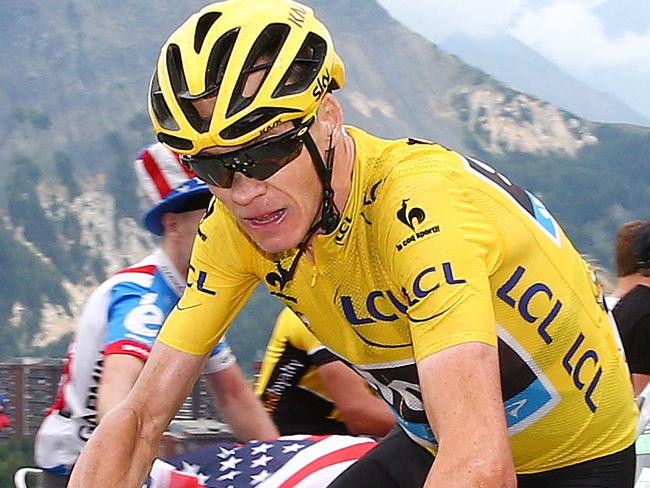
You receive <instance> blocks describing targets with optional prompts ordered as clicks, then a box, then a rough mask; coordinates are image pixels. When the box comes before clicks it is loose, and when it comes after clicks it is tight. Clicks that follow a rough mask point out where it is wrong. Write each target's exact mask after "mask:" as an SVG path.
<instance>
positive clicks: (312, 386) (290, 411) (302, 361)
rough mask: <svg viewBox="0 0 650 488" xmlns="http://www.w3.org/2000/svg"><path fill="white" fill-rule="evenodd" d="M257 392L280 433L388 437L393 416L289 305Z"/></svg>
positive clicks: (271, 342) (280, 318) (273, 338)
mask: <svg viewBox="0 0 650 488" xmlns="http://www.w3.org/2000/svg"><path fill="white" fill-rule="evenodd" d="M255 391H256V393H257V394H258V395H259V396H260V398H261V399H262V403H263V404H264V408H266V410H267V411H268V412H269V414H270V415H271V417H272V419H273V422H274V423H275V425H277V427H278V430H279V431H280V433H281V434H282V435H290V434H306V433H309V434H353V435H372V436H377V437H383V436H385V435H386V434H387V433H388V432H389V431H390V430H391V428H392V427H393V426H394V425H395V416H394V415H393V414H392V413H391V411H390V409H389V408H388V407H387V406H386V404H385V403H384V402H382V401H381V400H380V399H379V398H377V397H376V396H375V395H373V394H372V392H371V390H370V389H369V388H368V385H367V384H366V382H365V381H364V380H363V379H361V378H360V377H359V376H358V375H357V374H355V373H354V371H353V370H352V369H350V368H349V367H348V366H347V365H345V364H344V363H343V362H342V361H340V360H339V358H338V357H337V356H335V355H334V354H333V353H332V352H331V351H329V350H328V349H327V348H326V347H325V346H323V345H322V344H321V343H320V342H318V339H316V338H315V337H314V335H313V334H312V333H311V332H309V331H308V330H307V328H306V327H305V325H304V323H303V322H302V321H301V320H300V319H299V318H298V317H297V316H296V314H294V313H293V312H292V311H291V310H290V309H288V308H285V309H284V310H282V312H280V314H279V315H278V319H277V322H276V324H275V327H274V328H273V334H272V335H271V339H270V340H269V344H268V346H267V347H266V353H265V354H264V359H263V361H262V367H261V369H260V377H259V380H258V384H257V387H256V390H255Z"/></svg>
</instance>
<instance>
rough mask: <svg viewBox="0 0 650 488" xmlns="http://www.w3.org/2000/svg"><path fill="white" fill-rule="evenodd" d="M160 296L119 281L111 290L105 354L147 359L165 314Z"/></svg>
mask: <svg viewBox="0 0 650 488" xmlns="http://www.w3.org/2000/svg"><path fill="white" fill-rule="evenodd" d="M157 297H158V295H157V294H156V293H154V292H152V291H151V289H149V288H148V287H147V286H146V285H144V284H140V283H136V282H130V281H126V282H121V283H117V284H116V285H115V286H114V287H113V288H112V290H111V296H110V303H109V306H108V322H107V329H106V336H105V340H104V355H105V356H108V355H111V354H126V355H130V356H135V357H137V358H139V359H142V360H143V361H146V359H147V357H148V356H149V352H150V351H151V347H152V346H153V343H154V341H155V340H156V336H157V335H158V333H159V332H160V328H161V327H162V324H163V321H164V320H165V314H164V312H163V310H162V309H161V308H160V306H159V305H158V303H156V300H157Z"/></svg>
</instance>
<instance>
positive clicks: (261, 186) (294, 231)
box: [204, 122, 322, 253]
mask: <svg viewBox="0 0 650 488" xmlns="http://www.w3.org/2000/svg"><path fill="white" fill-rule="evenodd" d="M315 125H318V122H316V123H315ZM292 128H293V125H292V124H291V123H286V124H282V125H280V126H278V127H276V128H274V129H273V131H272V132H271V133H270V134H269V136H273V135H278V134H282V133H284V132H286V131H288V130H291V129H292ZM312 130H314V131H315V132H318V129H317V128H316V127H314V128H313V129H312ZM227 150H228V151H232V150H233V148H227ZM204 152H205V153H207V154H218V153H219V152H223V150H222V149H221V148H212V149H209V150H206V151H204ZM208 186H209V187H210V191H211V192H212V193H213V194H214V195H215V196H216V197H217V198H218V199H219V200H220V201H221V202H222V203H223V204H224V205H225V206H226V207H227V208H228V209H229V210H230V211H231V212H232V213H233V215H234V216H235V217H236V218H237V221H238V222H239V225H240V227H241V228H242V229H243V230H244V231H245V232H246V233H247V234H248V235H249V236H250V237H251V239H253V241H255V243H256V244H257V245H258V246H259V247H260V248H261V249H263V250H264V251H266V252H270V253H277V252H282V251H286V250H288V249H292V248H294V247H296V246H297V245H298V244H299V243H300V242H301V241H302V240H303V238H304V236H305V235H306V234H307V232H308V231H309V228H310V227H311V226H312V224H313V223H314V222H315V220H316V218H317V215H318V211H319V209H320V196H321V192H322V187H321V183H320V180H319V178H318V174H317V173H316V169H315V168H314V165H313V163H312V160H311V156H310V155H309V152H308V151H307V149H306V148H305V147H303V148H302V151H301V152H300V154H299V155H298V157H297V158H296V159H294V160H293V161H291V162H290V163H289V164H287V165H286V166H284V167H282V168H281V169H280V170H279V171H277V172H276V173H275V174H273V175H272V176H270V177H269V178H267V179H265V180H263V181H260V180H257V179H254V178H249V177H247V176H245V175H243V174H242V173H239V172H235V174H234V179H233V181H232V186H231V187H230V188H219V187H217V186H213V185H208Z"/></svg>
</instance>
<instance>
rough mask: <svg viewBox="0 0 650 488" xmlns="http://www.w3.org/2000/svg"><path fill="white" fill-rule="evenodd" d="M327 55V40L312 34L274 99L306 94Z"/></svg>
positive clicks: (274, 94)
mask: <svg viewBox="0 0 650 488" xmlns="http://www.w3.org/2000/svg"><path fill="white" fill-rule="evenodd" d="M326 55H327V43H326V42H325V40H324V39H323V38H322V37H320V36H318V35H316V34H314V33H313V32H310V33H309V34H308V35H307V37H306V38H305V41H304V42H303V43H302V46H301V47H300V50H299V51H298V55H297V56H296V58H295V59H294V60H293V62H292V63H291V66H289V69H288V70H287V72H286V74H285V75H284V77H283V78H282V81H280V84H279V85H278V87H277V88H276V89H275V91H274V92H273V98H278V97H284V96H287V95H295V94H296V93H301V92H304V91H305V90H306V89H307V88H308V87H309V85H311V84H312V82H313V81H314V80H315V79H316V76H317V75H318V73H319V71H320V69H321V67H322V66H323V63H324V62H325V56H326Z"/></svg>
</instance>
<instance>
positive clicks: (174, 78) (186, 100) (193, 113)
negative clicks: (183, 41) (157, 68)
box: [167, 44, 212, 133]
mask: <svg viewBox="0 0 650 488" xmlns="http://www.w3.org/2000/svg"><path fill="white" fill-rule="evenodd" d="M167 72H168V73H169V82H170V83H171V86H172V90H173V92H174V95H175V96H176V101H177V103H178V106H179V107H180V109H181V110H182V111H183V114H184V115H185V118H186V119H187V121H188V122H189V123H190V124H191V125H192V127H193V128H194V130H196V131H197V132H200V133H204V132H206V131H207V130H208V128H209V127H210V118H211V117H210V116H207V117H202V116H201V115H200V114H199V112H198V110H197V109H196V107H195V106H194V103H195V100H197V99H199V98H202V97H203V96H204V95H203V94H202V95H201V96H193V95H192V94H190V92H189V90H188V89H187V80H186V78H185V71H184V70H183V59H182V58H181V51H180V48H179V47H178V46H177V45H176V44H170V45H169V47H168V48H167ZM210 115H212V114H210Z"/></svg>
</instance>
